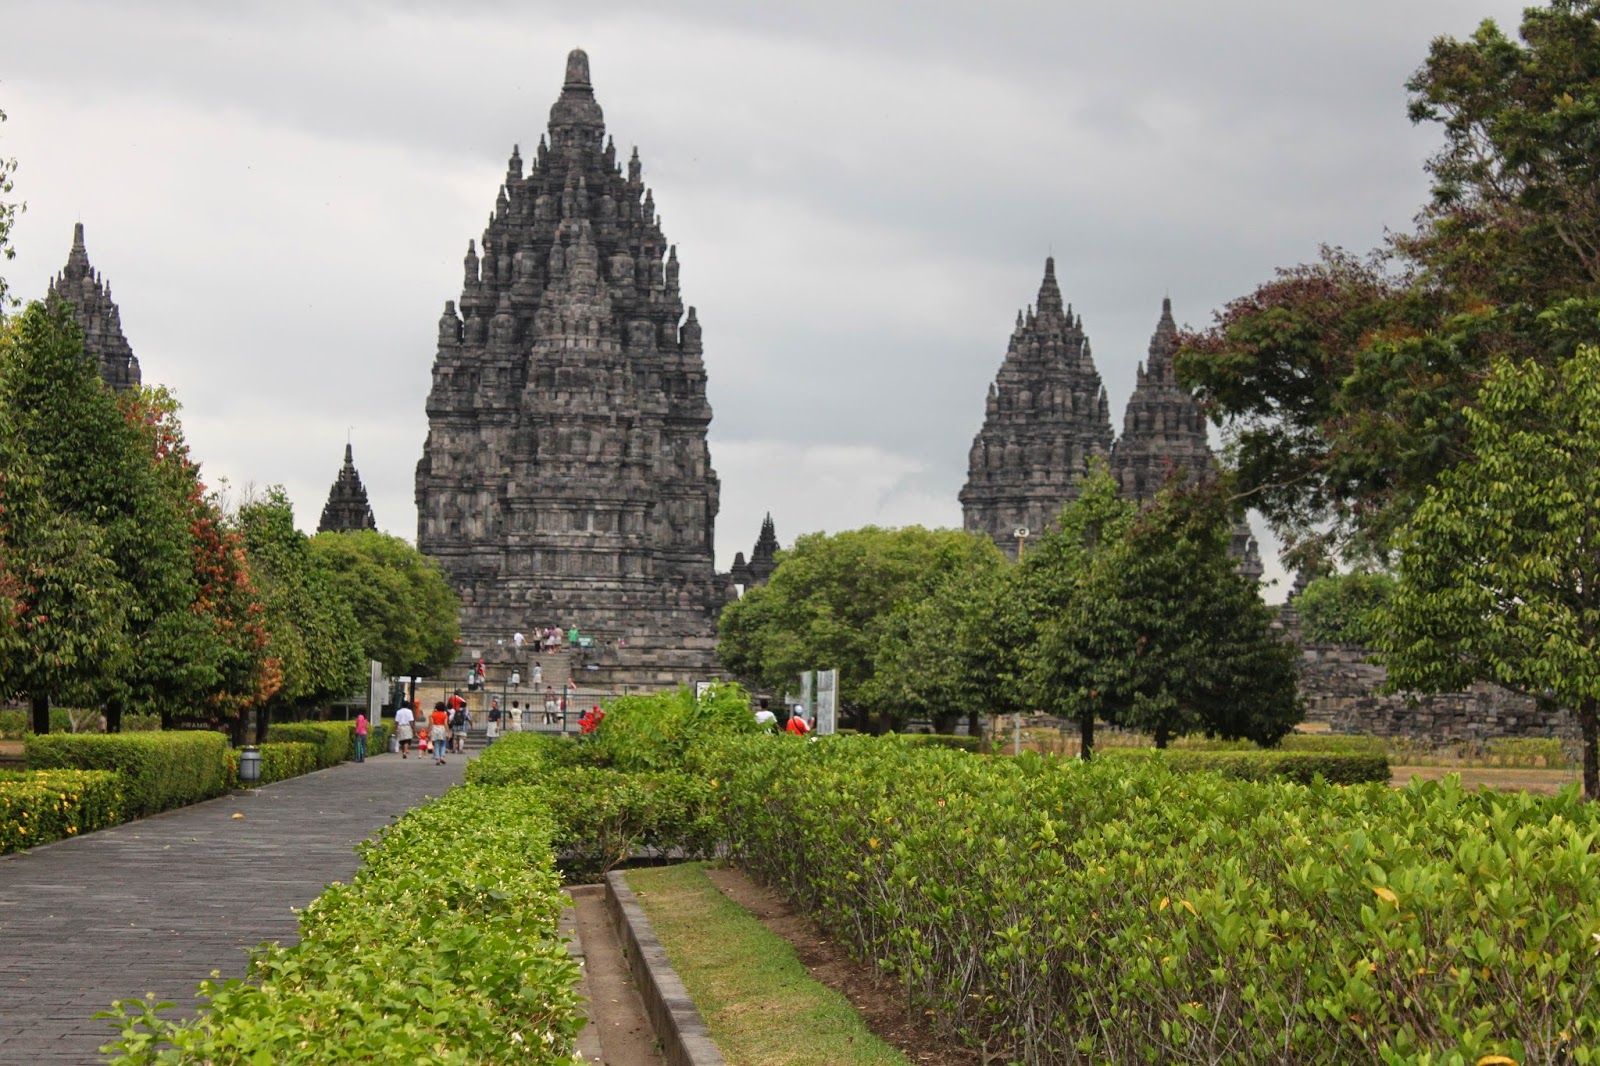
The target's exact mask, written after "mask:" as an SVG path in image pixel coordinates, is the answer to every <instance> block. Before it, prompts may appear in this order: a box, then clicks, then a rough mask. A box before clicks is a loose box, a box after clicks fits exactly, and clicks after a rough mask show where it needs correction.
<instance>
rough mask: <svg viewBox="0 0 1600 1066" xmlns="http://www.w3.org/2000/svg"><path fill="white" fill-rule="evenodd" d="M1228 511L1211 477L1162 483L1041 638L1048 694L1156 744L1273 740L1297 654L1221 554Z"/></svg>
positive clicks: (1091, 564) (1286, 725)
mask: <svg viewBox="0 0 1600 1066" xmlns="http://www.w3.org/2000/svg"><path fill="white" fill-rule="evenodd" d="M1232 521H1233V514H1232V512H1231V509H1230V508H1229V506H1228V502H1227V500H1226V499H1225V498H1224V497H1223V495H1222V492H1221V491H1220V489H1219V488H1218V487H1217V486H1215V485H1212V486H1205V487H1197V488H1193V489H1190V490H1186V491H1171V490H1169V491H1167V492H1163V493H1162V494H1161V495H1160V496H1159V497H1158V498H1157V500H1156V502H1155V504H1154V505H1152V506H1150V507H1147V508H1145V509H1144V510H1143V511H1141V512H1140V513H1139V515H1138V517H1137V519H1135V520H1134V521H1133V523H1132V524H1131V525H1130V526H1128V527H1127V528H1126V530H1124V531H1123V532H1122V534H1121V536H1119V537H1117V538H1116V539H1115V540H1114V541H1112V542H1110V543H1108V544H1106V545H1105V546H1104V548H1103V549H1102V550H1100V551H1098V552H1096V553H1094V554H1093V555H1092V557H1090V558H1088V560H1087V563H1086V567H1085V571H1084V574H1083V577H1082V579H1081V580H1080V581H1079V582H1078V583H1077V587H1076V590H1075V598H1074V602H1073V603H1072V605H1071V608H1070V609H1069V610H1066V611H1063V612H1061V613H1059V614H1058V615H1057V616H1056V617H1055V618H1054V619H1053V620H1052V622H1051V623H1050V625H1049V626H1048V627H1047V628H1046V630H1045V632H1044V633H1043V635H1042V639H1041V642H1040V648H1039V660H1038V666H1039V669H1038V675H1039V677H1040V681H1041V684H1042V686H1043V691H1044V693H1045V694H1046V695H1047V696H1048V697H1049V698H1050V699H1051V700H1052V702H1054V703H1055V704H1056V705H1057V706H1058V707H1061V708H1063V709H1067V710H1069V711H1071V712H1072V713H1074V714H1075V715H1076V716H1078V717H1079V719H1080V721H1083V722H1090V721H1092V720H1093V718H1094V717H1096V716H1098V717H1100V718H1103V719H1105V720H1107V721H1112V722H1120V723H1122V724H1125V725H1129V726H1133V727H1135V728H1138V729H1142V730H1145V731H1148V732H1150V733H1152V734H1153V735H1154V736H1155V742H1156V747H1158V748H1164V747H1166V746H1167V743H1168V741H1169V740H1170V739H1171V738H1172V737H1174V736H1181V735H1184V734H1187V733H1195V732H1204V733H1206V734H1207V735H1210V736H1220V737H1224V738H1227V739H1239V738H1246V739H1250V740H1254V741H1256V742H1257V743H1260V744H1265V745H1271V744H1276V743H1277V742H1278V740H1279V739H1280V738H1281V737H1282V736H1283V735H1284V734H1285V733H1287V732H1289V730H1290V729H1292V728H1293V727H1294V724H1295V723H1296V722H1298V721H1299V720H1300V718H1301V717H1302V713H1301V710H1302V709H1301V705H1300V700H1299V697H1298V694H1297V692H1296V680H1297V679H1296V671H1295V659H1296V657H1297V652H1296V650H1295V648H1294V647H1293V646H1292V645H1291V644H1289V643H1288V642H1286V641H1284V640H1282V639H1280V638H1279V637H1278V636H1277V635H1275V633H1274V632H1273V630H1272V621H1273V617H1274V615H1273V612H1272V611H1271V609H1269V608H1268V607H1267V605H1266V604H1265V603H1263V602H1262V600H1261V595H1260V590H1259V588H1258V587H1257V585H1256V583H1255V582H1254V581H1252V580H1250V579H1248V578H1245V577H1243V576H1241V575H1240V574H1239V573H1238V571H1237V564H1236V561H1235V560H1234V559H1233V558H1232V557H1231V556H1229V554H1228V542H1229V535H1230V530H1231V527H1232ZM1084 740H1085V742H1084V748H1085V753H1086V754H1087V751H1088V749H1089V745H1090V743H1091V742H1092V735H1091V734H1088V733H1086V734H1085V738H1084Z"/></svg>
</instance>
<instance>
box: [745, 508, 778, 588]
mask: <svg viewBox="0 0 1600 1066" xmlns="http://www.w3.org/2000/svg"><path fill="white" fill-rule="evenodd" d="M777 554H778V531H777V528H776V527H775V526H774V525H773V524H772V512H770V511H768V512H767V517H766V518H765V519H764V520H763V521H762V523H761V535H760V536H759V537H757V538H756V546H755V547H754V548H753V549H751V551H750V584H752V585H765V584H766V583H767V579H768V578H770V577H772V572H773V571H774V570H776V569H777V568H778V560H777V559H776V558H775V556H776V555H777Z"/></svg>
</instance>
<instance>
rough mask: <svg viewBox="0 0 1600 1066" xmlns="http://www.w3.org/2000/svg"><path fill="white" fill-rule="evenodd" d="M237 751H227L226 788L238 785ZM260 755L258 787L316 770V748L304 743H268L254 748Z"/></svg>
mask: <svg viewBox="0 0 1600 1066" xmlns="http://www.w3.org/2000/svg"><path fill="white" fill-rule="evenodd" d="M239 750H240V749H238V748H229V749H228V756H227V759H228V786H229V787H230V788H237V787H238V785H239ZM256 750H257V751H259V752H260V753H261V778H260V780H258V781H257V782H256V784H258V785H270V784H272V783H273V782H274V781H287V780H288V779H289V778H291V777H299V776H300V775H301V774H309V773H310V772H311V771H313V770H315V769H316V768H317V746H316V745H315V744H307V743H305V742H304V741H299V740H291V741H288V742H287V743H283V744H274V743H272V742H270V741H269V742H268V743H266V744H262V745H259V746H258V747H257V748H256Z"/></svg>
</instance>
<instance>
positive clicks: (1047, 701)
mask: <svg viewBox="0 0 1600 1066" xmlns="http://www.w3.org/2000/svg"><path fill="white" fill-rule="evenodd" d="M1136 514H1137V508H1136V507H1135V506H1134V505H1133V504H1132V503H1130V502H1128V501H1127V500H1124V499H1122V498H1121V496H1119V495H1118V491H1117V485H1116V482H1115V481H1113V480H1112V478H1111V476H1110V475H1109V474H1108V473H1107V472H1106V469H1105V466H1104V464H1103V463H1099V462H1096V463H1094V464H1093V465H1092V466H1091V467H1090V469H1089V472H1088V474H1087V475H1086V476H1085V477H1084V478H1083V480H1082V481H1080V482H1079V485H1078V497H1077V498H1076V499H1075V500H1073V501H1072V502H1071V503H1069V504H1067V506H1066V507H1065V508H1063V509H1062V512H1061V518H1060V520H1059V521H1058V522H1057V523H1056V526H1055V527H1054V528H1053V529H1051V530H1049V531H1048V532H1046V533H1045V535H1044V536H1042V537H1040V538H1039V540H1038V541H1036V542H1035V543H1034V545H1033V546H1032V547H1031V548H1030V550H1029V551H1028V552H1027V554H1026V555H1024V557H1023V559H1022V561H1021V563H1019V564H1018V566H1017V568H1016V571H1015V575H1014V578H1013V585H1012V590H1013V593H1014V595H1013V596H1012V597H1011V598H1010V599H1009V600H1008V601H1002V602H993V603H991V610H992V611H993V614H992V616H991V621H990V626H991V628H993V629H994V630H995V631H997V632H1002V633H1004V635H1005V636H1004V641H1003V643H1002V644H1001V646H1000V647H998V648H997V649H996V651H997V653H998V654H999V655H1000V657H1001V662H1002V666H1001V670H1002V671H1003V672H1004V673H1005V675H1006V676H1008V677H1009V678H1012V679H1013V681H1012V684H1013V686H1014V688H1013V691H1014V692H1015V699H1016V701H1017V702H1018V703H1019V704H1021V705H1023V706H1027V707H1030V708H1034V709H1038V710H1042V711H1046V712H1048V713H1050V714H1054V715H1056V716H1057V717H1060V718H1068V719H1073V720H1076V721H1077V723H1078V730H1079V748H1080V751H1081V753H1082V755H1083V757H1084V758H1086V759H1087V758H1090V757H1091V756H1092V755H1093V752H1094V727H1095V721H1096V720H1097V719H1098V718H1104V719H1105V720H1107V721H1110V722H1115V721H1116V718H1115V717H1114V711H1115V708H1114V707H1112V706H1110V705H1108V704H1106V703H1104V702H1103V701H1101V700H1100V699H1099V694H1098V692H1097V691H1096V690H1095V688H1094V685H1093V683H1092V679H1091V676H1090V672H1091V670H1092V669H1093V667H1094V666H1095V662H1096V659H1095V652H1094V651H1093V650H1092V649H1090V648H1088V647H1087V646H1085V645H1083V644H1081V643H1078V642H1074V641H1071V640H1068V639H1064V638H1063V637H1061V635H1060V634H1062V632H1063V629H1062V627H1063V626H1064V625H1065V624H1066V623H1067V621H1068V620H1069V619H1071V618H1073V617H1074V616H1076V615H1077V614H1078V613H1079V612H1080V611H1082V610H1083V609H1084V604H1085V603H1086V599H1085V597H1086V594H1087V593H1086V586H1087V584H1088V582H1089V580H1090V576H1091V568H1092V565H1093V563H1094V560H1095V559H1096V558H1097V557H1098V556H1099V555H1100V554H1101V553H1103V552H1105V551H1108V550H1109V549H1110V548H1112V547H1113V546H1114V545H1116V544H1117V543H1119V542H1120V541H1121V540H1122V539H1123V537H1125V536H1126V535H1127V532H1128V530H1129V529H1130V528H1131V527H1132V525H1133V522H1134V519H1135V516H1136ZM1108 715H1109V716H1111V717H1107V716H1108Z"/></svg>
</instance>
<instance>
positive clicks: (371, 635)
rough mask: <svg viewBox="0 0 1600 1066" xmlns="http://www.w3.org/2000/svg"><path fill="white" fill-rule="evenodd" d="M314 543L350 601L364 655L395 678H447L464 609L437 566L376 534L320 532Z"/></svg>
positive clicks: (313, 549) (396, 541) (367, 531)
mask: <svg viewBox="0 0 1600 1066" xmlns="http://www.w3.org/2000/svg"><path fill="white" fill-rule="evenodd" d="M310 544H311V553H312V555H313V556H315V557H316V559H317V560H318V561H319V562H320V563H321V564H322V566H323V567H324V569H325V570H326V571H327V573H328V576H329V582H330V583H331V584H332V586H333V588H334V590H335V591H336V592H337V593H338V595H339V596H340V597H341V598H343V599H344V600H345V601H346V602H347V603H349V604H350V607H351V610H352V611H353V613H354V616H355V619H356V624H357V626H358V627H359V636H360V640H361V647H362V654H363V656H365V657H366V658H368V659H376V660H378V661H379V662H381V663H383V666H384V669H385V670H387V671H388V672H389V674H390V675H391V676H395V677H400V676H407V675H412V674H417V675H430V676H431V675H434V674H442V673H443V672H444V670H445V668H446V667H448V666H449V665H450V664H451V663H452V662H454V661H455V657H456V653H457V651H458V649H457V647H456V642H457V639H458V638H459V637H460V635H461V625H460V621H459V615H460V611H461V604H460V601H459V598H458V597H457V596H456V594H455V591H454V590H453V589H451V588H450V583H449V582H448V581H447V580H445V576H444V571H443V570H442V569H441V568H440V567H439V564H438V563H437V562H435V561H434V560H432V559H429V558H428V557H427V556H425V555H423V554H422V553H421V552H419V551H417V549H416V548H414V547H412V546H411V545H410V544H408V543H406V542H405V541H403V540H401V539H400V538H399V537H392V536H390V535H389V534H387V533H379V532H377V531H376V530H371V529H361V530H350V531H347V532H342V533H318V534H317V535H316V536H314V537H312V538H311V541H310Z"/></svg>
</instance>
